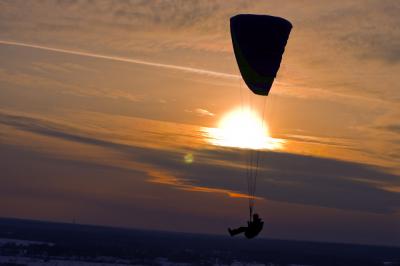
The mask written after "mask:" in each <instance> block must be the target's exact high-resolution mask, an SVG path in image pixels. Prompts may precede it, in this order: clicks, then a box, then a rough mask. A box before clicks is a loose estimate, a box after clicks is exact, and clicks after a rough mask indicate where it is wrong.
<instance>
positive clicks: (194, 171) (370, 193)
mask: <svg viewBox="0 0 400 266" xmlns="http://www.w3.org/2000/svg"><path fill="white" fill-rule="evenodd" d="M0 123H1V124H3V125H8V126H13V127H15V128H17V129H19V130H24V131H29V132H32V133H36V134H41V135H45V136H50V137H56V138H60V139H63V140H68V141H74V142H79V143H84V144H90V145H96V146H101V147H106V148H110V149H113V150H117V151H119V152H122V153H123V154H125V156H126V158H127V159H129V160H131V161H135V162H139V163H142V164H145V165H150V166H152V167H154V168H155V169H158V170H161V171H164V172H165V173H169V174H170V175H172V176H174V177H175V178H176V187H177V188H180V189H188V188H189V189H190V188H193V187H204V188H217V189H225V190H231V191H236V192H241V193H246V191H244V188H245V187H246V186H245V169H244V168H242V166H243V162H244V161H245V159H244V158H245V157H244V155H245V154H243V153H244V152H245V151H240V150H235V149H192V150H187V152H191V153H192V154H193V155H194V162H193V163H192V164H185V163H184V162H183V156H184V151H171V150H162V149H151V148H143V147H138V146H130V145H124V144H118V143H113V142H112V141H107V140H101V139H98V138H96V136H88V135H85V134H84V133H81V134H77V133H74V132H73V130H71V129H70V128H67V127H65V126H63V125H62V124H58V123H53V122H51V123H49V122H48V121H46V120H41V119H35V118H29V117H26V116H16V115H9V114H1V116H0ZM261 158H262V161H261V164H260V165H262V167H261V168H260V173H259V179H258V185H257V192H258V195H259V196H261V197H264V198H266V199H271V200H275V201H283V202H289V203H299V204H306V205H313V206H321V207H330V208H338V209H346V210H357V211H366V212H376V213H390V212H395V211H396V210H398V209H399V208H400V193H396V192H391V191H388V190H385V189H383V187H390V186H398V185H399V184H400V177H399V176H398V175H395V174H390V173H387V172H385V171H384V169H381V168H378V167H374V166H371V165H367V164H361V163H355V162H346V161H340V160H335V159H328V158H317V157H312V156H305V155H297V154H289V153H277V152H262V153H261ZM139 170H140V169H139ZM147 178H149V176H148V174H147ZM170 185H174V183H170Z"/></svg>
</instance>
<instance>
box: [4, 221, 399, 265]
mask: <svg viewBox="0 0 400 266" xmlns="http://www.w3.org/2000/svg"><path fill="white" fill-rule="evenodd" d="M0 265H400V247H384V246H367V245H352V244H337V243H317V242H302V241H286V240H275V239H261V238H259V239H255V240H247V239H245V238H235V239H234V238H230V237H229V236H226V237H225V236H215V235H201V234H187V233H172V232H161V231H144V230H134V229H125V228H113V227H103V226H93V225H81V224H73V223H70V224H68V223H53V222H45V221H33V220H21V219H8V218H1V219H0Z"/></svg>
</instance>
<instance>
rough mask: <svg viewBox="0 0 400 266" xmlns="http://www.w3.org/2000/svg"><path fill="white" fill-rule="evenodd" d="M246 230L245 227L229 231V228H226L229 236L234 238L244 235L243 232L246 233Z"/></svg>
mask: <svg viewBox="0 0 400 266" xmlns="http://www.w3.org/2000/svg"><path fill="white" fill-rule="evenodd" d="M246 229H247V227H244V226H242V227H239V228H236V229H230V228H228V231H229V234H230V235H231V236H235V235H238V234H241V233H244V232H245V231H246Z"/></svg>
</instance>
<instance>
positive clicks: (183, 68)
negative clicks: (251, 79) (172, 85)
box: [0, 40, 240, 79]
mask: <svg viewBox="0 0 400 266" xmlns="http://www.w3.org/2000/svg"><path fill="white" fill-rule="evenodd" d="M0 44H3V45H11V46H19V47H27V48H33V49H40V50H45V51H51V52H57V53H64V54H71V55H78V56H85V57H91V58H98V59H104V60H112V61H117V62H124V63H132V64H138V65H144V66H150V67H157V68H164V69H171V70H178V71H183V72H189V73H193V74H199V75H207V76H213V77H220V78H229V79H239V78H240V76H239V75H234V74H229V73H223V72H217V71H212V70H206V69H200V68H193V67H187V66H179V65H171V64H163V63H157V62H150V61H145V60H139V59H132V58H127V57H120V56H111V55H102V54H97V53H91V52H82V51H75V50H69V49H61V48H54V47H49V46H43V45H37V44H30V43H22V42H15V41H4V40H0Z"/></svg>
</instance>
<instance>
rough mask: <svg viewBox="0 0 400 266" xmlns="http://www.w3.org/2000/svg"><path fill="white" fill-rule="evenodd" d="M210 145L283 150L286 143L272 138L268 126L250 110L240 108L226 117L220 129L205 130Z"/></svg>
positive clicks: (219, 125)
mask: <svg viewBox="0 0 400 266" xmlns="http://www.w3.org/2000/svg"><path fill="white" fill-rule="evenodd" d="M203 130H204V132H205V135H206V137H207V140H208V142H209V143H211V144H213V145H217V146H225V147H237V148H245V149H268V150H276V149H281V148H282V146H283V143H284V141H283V140H282V139H275V138H272V137H270V135H269V131H268V126H267V124H266V123H265V122H263V120H262V119H261V118H260V116H259V115H258V114H257V113H256V112H254V111H252V110H250V108H238V109H235V110H233V111H232V112H230V113H228V114H227V115H225V116H224V117H223V118H222V119H221V121H220V122H219V124H218V128H204V129H203Z"/></svg>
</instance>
